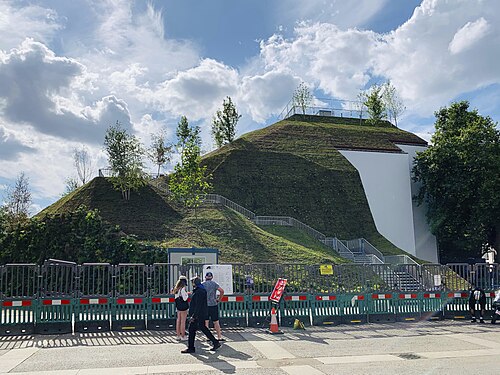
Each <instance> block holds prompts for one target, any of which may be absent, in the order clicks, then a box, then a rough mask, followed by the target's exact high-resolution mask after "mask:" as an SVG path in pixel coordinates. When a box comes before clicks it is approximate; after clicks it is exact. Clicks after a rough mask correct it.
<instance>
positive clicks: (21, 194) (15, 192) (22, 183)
mask: <svg viewBox="0 0 500 375" xmlns="http://www.w3.org/2000/svg"><path fill="white" fill-rule="evenodd" d="M31 203H32V198H31V191H30V186H29V178H28V177H26V175H25V173H24V172H21V173H20V174H19V175H18V176H17V178H16V181H15V183H14V186H9V187H8V188H7V196H6V198H5V207H4V210H5V212H4V214H5V215H6V216H7V219H8V222H9V223H10V224H16V223H19V222H23V221H26V219H27V218H28V217H29V211H30V207H31Z"/></svg>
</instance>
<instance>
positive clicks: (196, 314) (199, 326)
mask: <svg viewBox="0 0 500 375" xmlns="http://www.w3.org/2000/svg"><path fill="white" fill-rule="evenodd" d="M192 283H193V293H192V294H191V304H190V306H189V314H188V315H189V319H188V321H189V328H188V331H189V338H188V347H187V349H185V350H182V351H181V353H194V352H195V347H194V339H195V336H196V331H197V330H200V331H202V332H203V333H204V334H205V335H206V336H207V338H208V339H209V340H210V341H211V342H212V345H213V346H212V348H210V350H217V349H218V348H220V343H219V341H218V340H217V339H216V338H215V337H214V335H212V333H211V332H210V330H209V329H208V328H207V327H206V326H205V320H206V318H207V314H208V311H207V310H208V305H207V291H206V290H205V288H204V287H203V285H202V284H201V279H200V278H199V277H195V278H193V279H192Z"/></svg>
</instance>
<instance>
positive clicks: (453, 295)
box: [448, 292, 469, 298]
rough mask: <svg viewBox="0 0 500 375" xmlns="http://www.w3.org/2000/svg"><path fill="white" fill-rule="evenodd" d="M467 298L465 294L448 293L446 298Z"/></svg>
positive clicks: (467, 294) (467, 295)
mask: <svg viewBox="0 0 500 375" xmlns="http://www.w3.org/2000/svg"><path fill="white" fill-rule="evenodd" d="M467 297H469V293H467V292H455V293H448V298H467Z"/></svg>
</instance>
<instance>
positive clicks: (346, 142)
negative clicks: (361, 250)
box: [204, 116, 425, 254]
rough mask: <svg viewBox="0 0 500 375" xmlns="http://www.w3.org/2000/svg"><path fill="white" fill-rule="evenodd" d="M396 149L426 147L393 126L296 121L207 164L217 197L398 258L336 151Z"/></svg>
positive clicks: (252, 137) (246, 139) (244, 140)
mask: <svg viewBox="0 0 500 375" xmlns="http://www.w3.org/2000/svg"><path fill="white" fill-rule="evenodd" d="M311 118H312V119H313V120H314V121H309V120H310V119H311ZM321 119H325V122H319V121H320V120H321ZM300 120H308V121H300ZM395 143H403V144H425V141H423V140H421V139H420V138H418V137H417V136H415V135H414V134H412V133H408V132H405V131H402V130H400V129H397V128H396V127H394V126H392V125H390V124H389V123H384V124H383V126H377V127H374V126H368V125H367V124H366V123H365V122H363V121H361V124H360V121H359V120H353V119H340V118H324V117H318V116H298V117H297V116H294V117H292V118H291V119H287V120H284V121H280V122H278V123H276V124H274V125H271V126H269V127H267V128H264V129H260V130H257V131H254V132H251V133H248V134H245V135H243V136H242V137H240V138H239V139H237V140H236V141H234V142H232V143H231V144H229V145H226V146H224V147H222V148H220V149H218V150H216V151H214V152H212V153H210V154H208V155H207V156H206V157H205V158H204V163H205V164H206V165H207V166H208V167H209V170H210V171H212V173H213V184H214V191H215V192H216V193H218V194H221V195H223V196H226V197H227V198H229V199H231V200H233V201H235V202H237V203H239V204H241V205H242V206H244V207H246V208H248V209H250V210H252V211H254V212H255V213H256V214H257V215H284V216H292V217H295V218H296V219H298V220H300V221H302V222H304V223H306V224H308V225H310V226H311V227H313V228H315V229H317V230H319V231H321V232H323V233H325V234H326V235H328V236H336V237H338V238H341V239H350V238H358V237H364V238H366V239H368V240H369V241H370V242H372V243H373V244H374V245H375V244H376V246H378V247H379V248H380V250H381V251H382V252H383V253H385V254H398V253H399V254H400V253H401V250H400V249H398V248H397V247H396V246H394V245H393V244H392V243H390V242H389V241H387V240H386V239H385V238H384V237H382V236H381V235H380V234H379V233H378V231H377V230H376V227H375V223H374V221H373V217H372V215H371V212H370V209H369V206H368V202H367V200H366V196H365V192H364V189H363V186H362V183H361V179H360V177H359V173H358V172H357V170H356V169H355V168H354V167H353V166H352V165H351V164H350V163H349V161H348V160H347V159H346V158H345V157H343V156H342V154H341V153H340V152H339V151H338V150H339V149H359V150H372V151H386V152H401V150H400V149H399V148H398V147H397V146H395Z"/></svg>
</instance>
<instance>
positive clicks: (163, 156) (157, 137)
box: [148, 132, 172, 176]
mask: <svg viewBox="0 0 500 375" xmlns="http://www.w3.org/2000/svg"><path fill="white" fill-rule="evenodd" d="M165 138H166V137H165V133H163V132H160V133H158V134H152V135H151V147H150V148H149V150H148V157H149V159H150V160H151V161H152V162H153V163H155V164H156V165H157V166H158V171H157V175H158V176H160V169H161V167H162V166H164V165H165V164H167V163H168V162H169V161H170V159H171V156H172V145H169V144H167V143H166V139H165Z"/></svg>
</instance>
